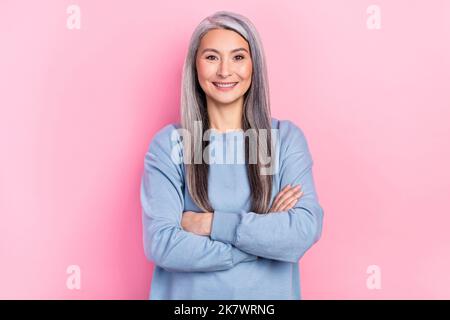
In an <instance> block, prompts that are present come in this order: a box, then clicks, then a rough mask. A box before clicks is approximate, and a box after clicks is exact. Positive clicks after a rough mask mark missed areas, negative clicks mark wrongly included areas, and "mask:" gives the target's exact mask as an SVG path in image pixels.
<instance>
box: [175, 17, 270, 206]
mask: <svg viewBox="0 0 450 320" xmlns="http://www.w3.org/2000/svg"><path fill="white" fill-rule="evenodd" d="M213 29H227V30H232V31H235V32H237V33H238V34H240V35H241V36H242V37H243V38H244V39H245V40H246V41H247V42H248V45H249V48H250V54H251V58H252V64H253V72H252V80H251V85H250V88H249V89H248V90H247V92H246V93H245V96H244V97H245V98H244V110H243V119H242V128H243V129H244V131H245V130H248V129H256V130H257V131H258V130H259V129H265V130H267V131H268V132H271V113H270V97H269V85H268V77H267V69H266V62H265V55H264V50H263V46H262V42H261V40H260V37H259V35H258V32H257V30H256V28H255V27H254V26H253V24H252V23H251V22H250V20H249V19H247V18H246V17H244V16H242V15H239V14H237V13H233V12H228V11H218V12H216V13H214V14H213V15H211V16H209V17H206V18H205V19H204V20H202V21H201V22H200V24H199V25H198V26H197V27H196V29H195V30H194V32H193V34H192V36H191V39H190V43H189V49H188V53H187V56H186V59H185V61H184V66H183V75H182V84H181V127H182V128H183V129H186V130H187V131H188V132H190V133H191V134H192V133H194V132H195V130H196V128H195V123H196V121H201V123H202V128H203V129H202V130H203V132H201V133H200V136H203V133H204V132H205V131H206V130H207V129H209V128H210V124H209V118H208V113H207V108H206V98H205V93H204V92H203V90H202V88H201V87H200V84H199V82H198V78H197V70H196V56H197V50H198V48H199V46H200V41H201V39H202V37H203V36H204V35H205V34H206V33H207V32H208V31H210V30H213ZM197 130H198V129H197ZM266 140H267V149H268V150H271V148H269V146H271V137H270V134H269V136H268V138H267V139H266ZM183 143H184V144H185V148H190V150H194V149H195V148H198V147H199V146H198V145H194V141H189V142H186V141H184V140H183ZM186 143H189V144H190V145H189V146H187V145H186ZM207 143H208V142H203V141H202V144H201V147H202V150H203V148H204V147H206V146H207ZM245 149H246V150H245V156H246V159H248V153H249V151H248V144H247V143H246V144H245ZM197 151H199V150H194V153H192V154H195V153H196V152H197ZM200 152H202V151H200ZM269 152H270V151H269ZM192 156H193V155H192ZM258 158H259V157H258ZM247 168H248V170H247V172H248V179H249V183H250V187H251V194H252V208H251V210H252V211H253V212H257V213H267V211H268V209H269V208H268V207H269V202H270V199H271V193H272V175H262V174H261V173H260V172H261V168H262V164H261V163H257V164H250V163H247ZM185 169H186V170H185V172H186V183H187V187H188V189H189V193H190V195H191V198H192V200H193V201H194V202H195V203H196V204H197V205H198V206H199V207H200V208H201V209H203V210H205V211H208V212H212V211H214V209H213V208H212V206H211V204H210V203H209V200H208V192H207V190H208V170H209V165H208V164H206V163H201V164H194V161H190V162H189V163H188V164H185Z"/></svg>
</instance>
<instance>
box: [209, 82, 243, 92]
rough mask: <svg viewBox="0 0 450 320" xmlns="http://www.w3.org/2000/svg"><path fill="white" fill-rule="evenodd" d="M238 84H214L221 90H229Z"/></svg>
mask: <svg viewBox="0 0 450 320" xmlns="http://www.w3.org/2000/svg"><path fill="white" fill-rule="evenodd" d="M237 84H238V82H213V85H214V86H215V87H216V88H217V89H219V90H221V91H228V90H231V89H233V88H234V87H235V86H236V85H237Z"/></svg>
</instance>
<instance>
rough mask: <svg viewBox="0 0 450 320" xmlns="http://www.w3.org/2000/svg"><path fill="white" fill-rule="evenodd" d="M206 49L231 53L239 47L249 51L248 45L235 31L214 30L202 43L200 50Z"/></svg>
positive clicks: (205, 36)
mask: <svg viewBox="0 0 450 320" xmlns="http://www.w3.org/2000/svg"><path fill="white" fill-rule="evenodd" d="M206 47H208V48H214V49H217V50H219V51H230V50H233V49H236V48H239V47H242V48H246V49H248V43H247V41H246V40H245V39H244V38H243V37H242V36H241V35H240V34H239V33H237V32H235V31H232V30H226V29H213V30H210V31H208V32H207V33H206V34H205V35H204V36H203V37H202V39H201V41H200V48H206Z"/></svg>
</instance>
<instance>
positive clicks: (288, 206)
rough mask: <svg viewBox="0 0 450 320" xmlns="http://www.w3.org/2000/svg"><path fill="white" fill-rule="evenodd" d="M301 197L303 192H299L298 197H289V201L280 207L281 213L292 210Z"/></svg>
mask: <svg viewBox="0 0 450 320" xmlns="http://www.w3.org/2000/svg"><path fill="white" fill-rule="evenodd" d="M302 195H303V192H300V193H299V194H298V195H295V196H292V197H290V199H289V200H287V201H286V204H285V205H283V206H282V207H281V211H286V210H288V209H291V208H293V207H294V206H295V204H296V203H297V201H298V199H300V197H301V196H302Z"/></svg>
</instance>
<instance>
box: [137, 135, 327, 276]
mask: <svg viewBox="0 0 450 320" xmlns="http://www.w3.org/2000/svg"><path fill="white" fill-rule="evenodd" d="M293 134H295V135H297V136H296V137H295V138H296V141H297V143H296V144H294V145H292V146H291V148H290V149H289V150H286V154H285V159H284V161H283V162H282V164H281V169H280V184H281V185H282V186H286V185H288V184H292V185H301V186H302V191H303V195H302V197H301V198H300V199H296V200H294V201H292V200H291V202H293V206H291V207H290V208H288V209H286V208H285V209H284V210H281V211H278V212H276V213H275V212H270V213H269V214H267V215H260V214H257V213H255V212H232V213H231V212H223V211H220V210H215V211H214V212H205V213H195V212H190V211H186V212H183V208H184V195H183V191H182V184H183V181H182V178H181V177H182V172H180V170H181V169H180V167H179V166H176V165H174V164H173V162H172V161H171V159H170V151H168V150H167V147H165V146H167V145H169V146H170V141H167V140H166V139H167V138H165V137H164V136H162V135H161V136H160V137H158V139H155V140H154V141H153V142H152V144H151V145H150V148H149V150H148V152H147V154H146V157H145V170H144V175H143V176H142V182H141V202H142V207H143V231H144V250H145V254H146V256H147V258H148V259H149V260H152V261H154V262H155V264H157V265H159V266H161V267H163V268H165V269H167V270H169V271H184V272H192V271H197V272H199V271H204V272H207V271H218V270H226V269H230V268H232V267H234V266H235V265H236V264H238V263H241V262H245V261H253V260H256V259H257V258H258V257H263V258H267V259H274V260H279V261H286V262H292V263H295V262H297V261H298V260H299V259H300V258H301V257H302V256H303V255H304V253H305V252H306V251H307V250H308V249H309V248H310V247H311V246H312V245H313V244H314V243H315V242H317V241H318V239H319V238H320V236H321V232H322V219H323V209H322V208H321V206H320V205H319V203H318V199H317V194H316V191H315V187H314V182H313V176H312V164H313V163H312V159H311V156H310V154H309V150H308V147H307V145H306V140H305V138H304V136H303V134H302V133H301V132H300V131H294V132H293ZM275 200H276V199H275ZM275 202H276V201H274V203H275ZM272 207H274V205H272Z"/></svg>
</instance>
